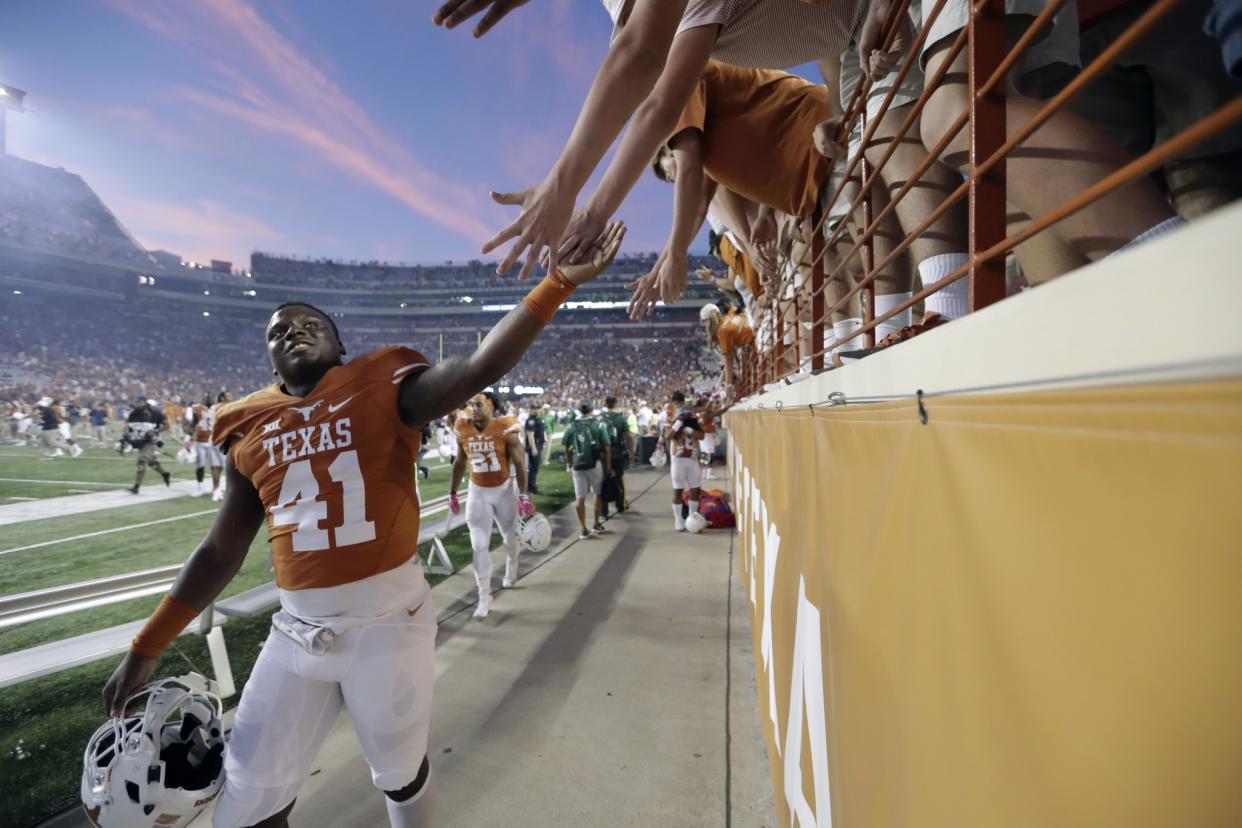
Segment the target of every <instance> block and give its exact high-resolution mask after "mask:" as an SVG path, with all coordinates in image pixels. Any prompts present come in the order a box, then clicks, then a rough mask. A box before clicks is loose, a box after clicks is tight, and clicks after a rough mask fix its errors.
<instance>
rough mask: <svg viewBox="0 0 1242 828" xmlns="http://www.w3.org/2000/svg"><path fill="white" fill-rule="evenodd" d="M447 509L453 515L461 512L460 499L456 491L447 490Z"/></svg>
mask: <svg viewBox="0 0 1242 828" xmlns="http://www.w3.org/2000/svg"><path fill="white" fill-rule="evenodd" d="M449 511H450V512H452V513H453V514H455V515H460V514H461V500H459V499H458V497H457V492H449Z"/></svg>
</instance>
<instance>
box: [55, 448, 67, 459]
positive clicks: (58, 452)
mask: <svg viewBox="0 0 1242 828" xmlns="http://www.w3.org/2000/svg"><path fill="white" fill-rule="evenodd" d="M52 456H53V457H64V456H65V452H64V449H56V451H54V452H52Z"/></svg>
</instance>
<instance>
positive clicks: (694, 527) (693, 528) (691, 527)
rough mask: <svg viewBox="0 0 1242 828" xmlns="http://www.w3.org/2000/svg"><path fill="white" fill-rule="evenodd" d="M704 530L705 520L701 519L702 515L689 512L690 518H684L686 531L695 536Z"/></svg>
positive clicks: (705, 526)
mask: <svg viewBox="0 0 1242 828" xmlns="http://www.w3.org/2000/svg"><path fill="white" fill-rule="evenodd" d="M706 528H707V518H705V517H703V515H701V514H699V513H698V512H691V513H690V516H689V517H687V518H686V531H687V532H689V533H691V534H692V535H697V534H698V533H699V532H702V531H703V530H704V529H706Z"/></svg>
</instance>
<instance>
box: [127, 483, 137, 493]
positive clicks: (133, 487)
mask: <svg viewBox="0 0 1242 828" xmlns="http://www.w3.org/2000/svg"><path fill="white" fill-rule="evenodd" d="M129 493H130V494H138V484H137V483H135V484H134V485H132V486H130V487H129Z"/></svg>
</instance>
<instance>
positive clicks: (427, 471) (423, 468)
mask: <svg viewBox="0 0 1242 828" xmlns="http://www.w3.org/2000/svg"><path fill="white" fill-rule="evenodd" d="M418 471H419V473H420V474H422V476H423V480H426V479H427V478H428V477H431V469H430V468H429V467H428V466H419V467H418Z"/></svg>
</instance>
